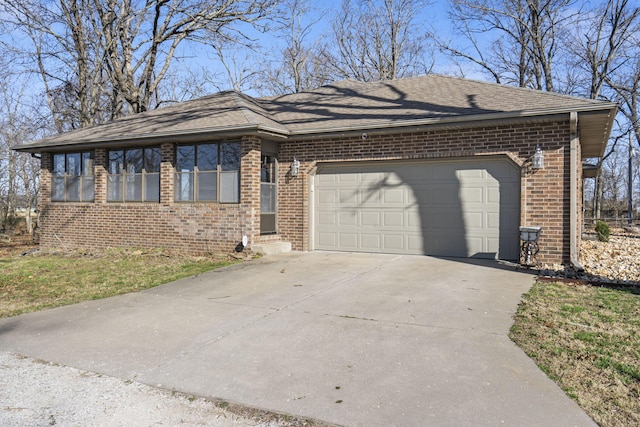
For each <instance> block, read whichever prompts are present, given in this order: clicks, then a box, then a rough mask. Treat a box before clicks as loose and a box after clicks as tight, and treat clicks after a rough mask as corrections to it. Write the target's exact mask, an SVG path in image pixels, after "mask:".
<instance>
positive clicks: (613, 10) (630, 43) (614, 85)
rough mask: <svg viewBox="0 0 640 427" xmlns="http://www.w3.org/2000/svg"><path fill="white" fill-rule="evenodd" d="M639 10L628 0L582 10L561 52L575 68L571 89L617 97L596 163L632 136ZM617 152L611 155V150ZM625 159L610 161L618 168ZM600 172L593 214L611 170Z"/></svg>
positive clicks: (639, 78) (637, 78)
mask: <svg viewBox="0 0 640 427" xmlns="http://www.w3.org/2000/svg"><path fill="white" fill-rule="evenodd" d="M639 20H640V9H638V8H637V7H634V6H633V5H632V2H629V1H628V0H608V1H607V2H606V3H604V4H602V5H598V6H597V7H596V8H594V9H593V10H590V11H587V12H586V13H584V14H583V15H582V19H581V22H580V25H579V26H577V28H578V29H579V31H578V32H577V35H575V36H574V37H573V38H571V39H568V41H567V48H568V49H567V51H568V55H567V57H569V58H572V59H571V60H570V62H569V67H570V69H573V70H579V71H578V74H577V75H578V77H577V78H576V83H577V84H576V85H575V87H574V88H572V91H573V92H574V93H575V94H577V95H582V96H588V97H590V98H592V99H605V100H609V101H614V102H618V105H619V106H620V113H621V115H620V116H621V117H620V120H618V121H617V126H616V129H617V130H616V135H615V136H613V137H612V139H611V140H610V143H609V145H608V147H607V151H606V153H605V155H604V156H603V157H602V158H601V159H600V160H599V164H598V166H602V165H603V164H604V162H605V161H606V160H607V159H608V158H609V157H610V156H612V155H613V154H614V152H615V150H616V147H617V146H618V140H619V139H620V138H621V137H623V136H624V138H625V139H626V136H625V135H629V132H631V133H632V134H634V135H635V139H636V141H637V140H638V135H639V134H638V126H634V125H633V124H634V123H637V120H638V103H637V97H638V89H639V85H640V73H638V72H637V66H638V60H637V58H638V55H639V54H640V50H639V48H638V41H639V39H638V37H637V35H636V34H637V31H638V29H639V22H638V21H639ZM616 155H617V154H616ZM625 164H627V162H614V163H613V165H617V167H618V168H619V169H622V165H625ZM599 170H600V171H601V173H600V174H599V175H598V176H597V177H596V179H595V185H594V215H595V217H596V218H598V217H600V211H601V207H602V205H601V203H600V202H601V201H602V199H603V194H602V192H603V191H604V190H605V189H606V188H607V187H611V186H612V185H614V184H612V183H607V182H605V181H606V180H609V179H612V177H613V176H614V174H613V172H612V171H608V172H607V173H604V172H605V169H604V168H602V167H601V168H600V169H599Z"/></svg>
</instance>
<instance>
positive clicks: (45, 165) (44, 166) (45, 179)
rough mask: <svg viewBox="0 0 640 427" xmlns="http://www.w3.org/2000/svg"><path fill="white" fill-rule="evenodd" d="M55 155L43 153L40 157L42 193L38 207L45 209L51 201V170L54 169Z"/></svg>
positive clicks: (39, 196)
mask: <svg viewBox="0 0 640 427" xmlns="http://www.w3.org/2000/svg"><path fill="white" fill-rule="evenodd" d="M52 162H53V155H52V154H51V153H42V154H41V157H40V178H39V179H40V194H39V195H38V209H40V211H42V210H43V208H44V207H45V206H47V205H48V204H49V203H51V171H52V169H53V165H52Z"/></svg>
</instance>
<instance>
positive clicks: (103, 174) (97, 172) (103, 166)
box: [93, 148, 109, 203]
mask: <svg viewBox="0 0 640 427" xmlns="http://www.w3.org/2000/svg"><path fill="white" fill-rule="evenodd" d="M93 159H94V164H93V175H94V180H95V187H94V189H95V191H94V203H106V202H107V168H108V163H109V159H108V156H107V150H106V149H104V148H96V150H95V152H94V156H93Z"/></svg>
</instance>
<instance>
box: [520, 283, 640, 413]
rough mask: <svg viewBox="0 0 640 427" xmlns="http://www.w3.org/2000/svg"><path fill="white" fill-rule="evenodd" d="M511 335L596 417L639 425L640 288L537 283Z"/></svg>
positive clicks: (547, 372) (525, 302) (524, 299)
mask: <svg viewBox="0 0 640 427" xmlns="http://www.w3.org/2000/svg"><path fill="white" fill-rule="evenodd" d="M511 338H512V339H513V340H514V341H515V342H516V344H518V346H519V347H520V348H522V349H523V350H524V351H525V352H526V353H527V354H528V355H529V357H531V358H532V359H533V360H534V361H535V362H536V363H537V364H538V366H539V367H540V368H541V369H542V370H543V371H544V372H545V373H546V374H547V375H548V376H549V377H550V378H551V379H553V380H554V381H556V383H558V385H559V386H560V387H562V389H563V390H564V391H565V392H566V393H567V394H568V395H569V396H570V397H572V398H573V399H575V400H576V401H577V402H578V404H579V405H580V406H581V407H582V408H583V409H584V410H585V411H586V412H587V413H588V414H589V415H590V416H591V417H592V418H593V419H594V420H595V421H596V422H597V423H598V424H600V425H601V426H631V425H636V426H637V425H640V288H638V287H635V288H634V287H626V288H623V287H620V288H612V287H610V288H607V287H597V286H588V285H568V284H558V283H542V282H538V283H536V284H535V285H534V286H533V287H532V288H531V290H530V291H529V292H528V293H527V294H526V295H525V296H524V298H523V301H522V303H521V305H520V307H519V309H518V312H517V314H516V317H515V323H514V325H513V327H512V328H511Z"/></svg>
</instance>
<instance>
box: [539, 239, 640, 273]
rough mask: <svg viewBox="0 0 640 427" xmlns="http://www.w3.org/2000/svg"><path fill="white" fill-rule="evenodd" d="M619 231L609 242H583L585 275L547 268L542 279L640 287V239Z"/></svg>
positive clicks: (581, 254)
mask: <svg viewBox="0 0 640 427" xmlns="http://www.w3.org/2000/svg"><path fill="white" fill-rule="evenodd" d="M622 231H623V230H615V231H614V232H613V233H612V235H611V237H610V238H609V241H608V242H600V241H598V240H597V239H582V245H581V246H580V263H581V264H582V266H583V267H584V272H577V271H574V270H572V269H571V268H568V267H565V266H561V265H546V266H544V268H543V269H542V270H541V275H542V276H549V277H563V278H570V279H580V280H587V281H590V282H602V283H618V284H625V285H626V284H632V285H640V237H638V236H636V235H634V234H632V233H629V232H626V233H622Z"/></svg>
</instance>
